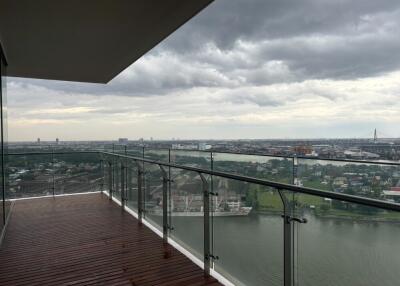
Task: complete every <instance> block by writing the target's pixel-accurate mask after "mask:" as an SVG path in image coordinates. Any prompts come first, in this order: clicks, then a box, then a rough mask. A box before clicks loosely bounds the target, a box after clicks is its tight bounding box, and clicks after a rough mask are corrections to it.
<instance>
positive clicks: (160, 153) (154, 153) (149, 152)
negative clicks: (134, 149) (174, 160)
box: [144, 148, 169, 162]
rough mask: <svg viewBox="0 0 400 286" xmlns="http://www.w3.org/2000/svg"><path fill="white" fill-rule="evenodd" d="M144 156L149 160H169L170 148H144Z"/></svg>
mask: <svg viewBox="0 0 400 286" xmlns="http://www.w3.org/2000/svg"><path fill="white" fill-rule="evenodd" d="M144 157H145V158H146V159H149V160H154V161H161V162H168V161H169V150H168V149H149V148H145V149H144Z"/></svg>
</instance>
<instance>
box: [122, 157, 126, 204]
mask: <svg viewBox="0 0 400 286" xmlns="http://www.w3.org/2000/svg"><path fill="white" fill-rule="evenodd" d="M125 201H126V195H125V166H124V164H123V163H122V162H121V207H122V210H124V208H125Z"/></svg>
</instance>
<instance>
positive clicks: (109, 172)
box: [108, 162, 113, 200]
mask: <svg viewBox="0 0 400 286" xmlns="http://www.w3.org/2000/svg"><path fill="white" fill-rule="evenodd" d="M112 174H113V173H112V163H111V162H108V193H109V195H110V196H109V199H110V200H111V199H112V195H113V194H112V193H113V190H112V189H113V182H112Z"/></svg>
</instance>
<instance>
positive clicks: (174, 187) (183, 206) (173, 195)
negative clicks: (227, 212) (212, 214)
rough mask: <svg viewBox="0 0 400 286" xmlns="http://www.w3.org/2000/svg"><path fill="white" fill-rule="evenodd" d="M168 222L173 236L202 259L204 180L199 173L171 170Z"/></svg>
mask: <svg viewBox="0 0 400 286" xmlns="http://www.w3.org/2000/svg"><path fill="white" fill-rule="evenodd" d="M170 174H171V179H172V181H171V186H170V196H169V206H168V210H169V212H168V213H169V225H170V226H172V228H173V230H172V231H171V232H170V236H171V238H172V239H174V240H175V241H177V242H178V243H179V244H180V245H182V246H183V247H184V248H186V249H187V250H189V251H190V252H191V253H192V254H194V255H195V256H196V257H197V258H199V259H201V260H203V256H204V255H203V252H204V251H203V249H204V240H203V237H204V235H203V233H204V217H203V216H204V212H203V183H202V180H201V178H200V176H199V174H197V173H195V172H190V171H186V170H181V169H175V168H171V169H170Z"/></svg>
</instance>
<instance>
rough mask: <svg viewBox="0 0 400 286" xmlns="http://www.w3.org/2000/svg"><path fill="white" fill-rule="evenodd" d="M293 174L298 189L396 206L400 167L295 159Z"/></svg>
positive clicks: (399, 192)
mask: <svg viewBox="0 0 400 286" xmlns="http://www.w3.org/2000/svg"><path fill="white" fill-rule="evenodd" d="M296 173H297V174H296V179H295V184H296V185H298V186H304V187H310V188H315V189H320V190H325V191H331V192H337V193H343V194H350V195H356V196H361V197H368V198H374V199H379V200H387V201H391V202H400V164H399V165H386V164H383V163H372V162H368V163H355V162H343V161H333V160H329V161H328V160H315V159H298V165H297V172H296ZM397 191H398V192H397ZM310 206H311V207H314V206H315V207H318V206H317V205H314V204H310Z"/></svg>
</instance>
